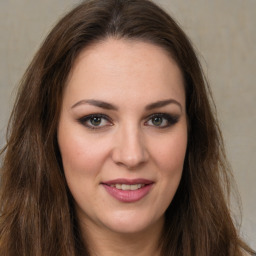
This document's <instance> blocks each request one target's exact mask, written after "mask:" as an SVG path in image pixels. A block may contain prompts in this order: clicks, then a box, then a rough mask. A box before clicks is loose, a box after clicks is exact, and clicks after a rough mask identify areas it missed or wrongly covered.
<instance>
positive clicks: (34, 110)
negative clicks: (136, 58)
mask: <svg viewBox="0 0 256 256" xmlns="http://www.w3.org/2000/svg"><path fill="white" fill-rule="evenodd" d="M109 37H114V38H117V39H129V40H137V41H144V42H148V43H152V44H154V45H157V46H160V47H162V48H163V49H165V50H166V51H167V52H168V53H169V54H170V56H171V58H173V59H174V60H175V61H176V63H177V64H178V65H179V67H180V69H181V71H182V73H183V77H184V81H185V82H184V83H185V92H186V108H187V115H188V124H189V131H188V147H187V153H186V157H185V163H184V170H183V175H182V179H181V183H180V186H179V188H178V190H177V192H176V195H175V197H174V199H173V201H172V203H171V205H170V206H169V208H168V209H167V211H166V214H165V215H166V216H165V227H164V230H163V233H162V239H161V244H160V246H161V248H162V255H163V256H185V255H186V256H192V255H193V256H194V255H207V256H216V255H218V256H222V255H223V256H224V255H225V256H231V255H232V256H234V255H235V256H241V255H242V251H243V250H246V251H247V252H251V253H252V250H250V248H249V247H247V245H246V244H245V243H244V242H242V240H240V238H239V235H238V232H237V230H236V228H235V225H234V222H233V220H232V218H231V215H230V210H229V203H228V198H229V197H228V196H229V192H230V185H231V181H232V175H231V172H230V168H229V165H228V163H227V160H226V157H225V152H224V147H223V141H222V136H221V132H220V129H219V126H218V123H217V121H216V117H215V108H214V104H213V101H212V97H211V92H210V89H209V87H208V84H207V82H206V79H205V78H204V76H203V72H202V69H201V67H200V63H199V61H198V59H197V57H196V54H195V51H194V50H193V47H192V45H191V43H190V41H189V39H188V38H187V36H186V35H185V34H184V32H183V31H182V30H181V28H180V27H179V26H178V25H177V23H176V22H175V21H174V20H173V19H172V18H171V17H170V16H169V15H168V14H167V13H165V12H164V11H163V10H162V9H160V8H159V7H158V6H156V5H155V4H154V3H152V2H151V1H147V0H93V1H84V2H83V3H81V4H80V5H79V6H77V7H76V8H75V9H73V10H72V11H71V12H69V13H68V14H67V15H66V16H64V17H63V18H62V19H61V20H60V21H59V22H58V23H57V25H56V26H55V27H54V28H53V30H52V31H51V32H50V34H49V35H48V37H47V38H46V40H45V41H44V42H43V44H42V46H41V47H40V49H39V51H38V52H37V54H36V55H35V57H34V59H33V61H32V63H31V64H30V66H29V67H28V69H27V70H26V72H25V74H24V77H23V79H22V80H21V83H20V87H19V91H18V96H17V99H16V102H15V105H14V109H13V112H12V115H11V118H10V122H9V127H8V134H7V143H6V146H5V147H4V149H3V150H2V153H1V156H2V159H3V163H2V167H1V185H0V204H1V215H0V255H4V256H43V255H48V256H75V255H76V256H78V255H89V253H88V250H87V245H86V241H85V242H84V241H82V238H81V232H80V228H79V223H78V220H77V217H76V213H75V209H74V205H73V199H72V196H71V194H70V192H69V190H68V187H67V184H66V180H65V177H64V174H63V167H62V162H61V156H60V152H59V148H58V142H57V125H58V120H59V115H60V108H61V104H62V95H63V90H64V88H65V86H66V81H67V77H68V75H69V73H70V70H71V68H72V66H73V63H74V61H75V60H76V58H77V56H78V55H79V53H80V52H81V51H82V50H83V49H84V48H86V47H88V46H89V45H92V44H94V43H96V42H99V41H103V40H105V39H106V38H109Z"/></svg>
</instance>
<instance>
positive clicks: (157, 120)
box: [153, 117, 163, 126]
mask: <svg viewBox="0 0 256 256" xmlns="http://www.w3.org/2000/svg"><path fill="white" fill-rule="evenodd" d="M162 122H163V119H162V117H154V118H153V124H154V125H156V126H159V125H161V124H162Z"/></svg>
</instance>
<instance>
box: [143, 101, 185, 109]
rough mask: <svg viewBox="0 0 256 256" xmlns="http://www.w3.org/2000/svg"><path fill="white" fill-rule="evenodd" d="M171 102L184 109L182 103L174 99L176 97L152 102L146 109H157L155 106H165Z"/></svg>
mask: <svg viewBox="0 0 256 256" xmlns="http://www.w3.org/2000/svg"><path fill="white" fill-rule="evenodd" d="M169 104H176V105H178V106H179V107H180V110H181V111H182V105H181V104H180V103H179V102H178V101H177V100H174V99H168V100H161V101H157V102H154V103H151V104H149V105H147V106H146V108H145V109H146V110H152V109H155V108H161V107H164V106H166V105H169Z"/></svg>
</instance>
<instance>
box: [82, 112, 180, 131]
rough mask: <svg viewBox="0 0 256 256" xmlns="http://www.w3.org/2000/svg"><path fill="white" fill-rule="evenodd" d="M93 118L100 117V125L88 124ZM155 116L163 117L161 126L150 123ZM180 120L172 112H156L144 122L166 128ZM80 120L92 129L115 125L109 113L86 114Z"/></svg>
mask: <svg viewBox="0 0 256 256" xmlns="http://www.w3.org/2000/svg"><path fill="white" fill-rule="evenodd" d="M93 118H98V119H100V120H99V121H100V123H99V125H98V126H97V125H92V124H88V122H90V121H92V119H93ZM153 118H161V119H162V121H161V124H160V125H159V126H158V125H154V124H152V125H150V124H148V123H149V122H150V121H151V122H152V120H153ZM102 120H105V121H106V122H107V123H108V124H105V125H101V123H102ZM164 120H165V121H166V124H165V125H164V126H161V125H162V122H163V121H164ZM178 121H179V116H178V115H171V114H167V113H155V114H152V115H150V116H149V117H147V121H146V122H144V124H145V125H146V126H152V127H155V128H158V129H164V128H168V127H170V126H172V125H174V124H176V123H177V122H178ZM78 122H79V123H81V124H82V125H84V126H86V127H87V128H89V129H92V130H97V129H103V128H105V127H106V126H112V125H113V122H112V120H111V119H110V118H109V117H108V116H107V115H104V114H91V115H87V116H84V117H82V118H79V119H78Z"/></svg>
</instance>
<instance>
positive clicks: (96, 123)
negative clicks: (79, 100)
mask: <svg viewBox="0 0 256 256" xmlns="http://www.w3.org/2000/svg"><path fill="white" fill-rule="evenodd" d="M78 121H79V122H80V123H81V124H83V125H85V126H86V127H88V128H90V129H100V128H103V127H106V126H111V125H113V124H112V122H111V121H110V119H109V118H108V117H107V116H106V115H102V114H93V115H88V116H85V117H82V118H80V119H79V120H78Z"/></svg>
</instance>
